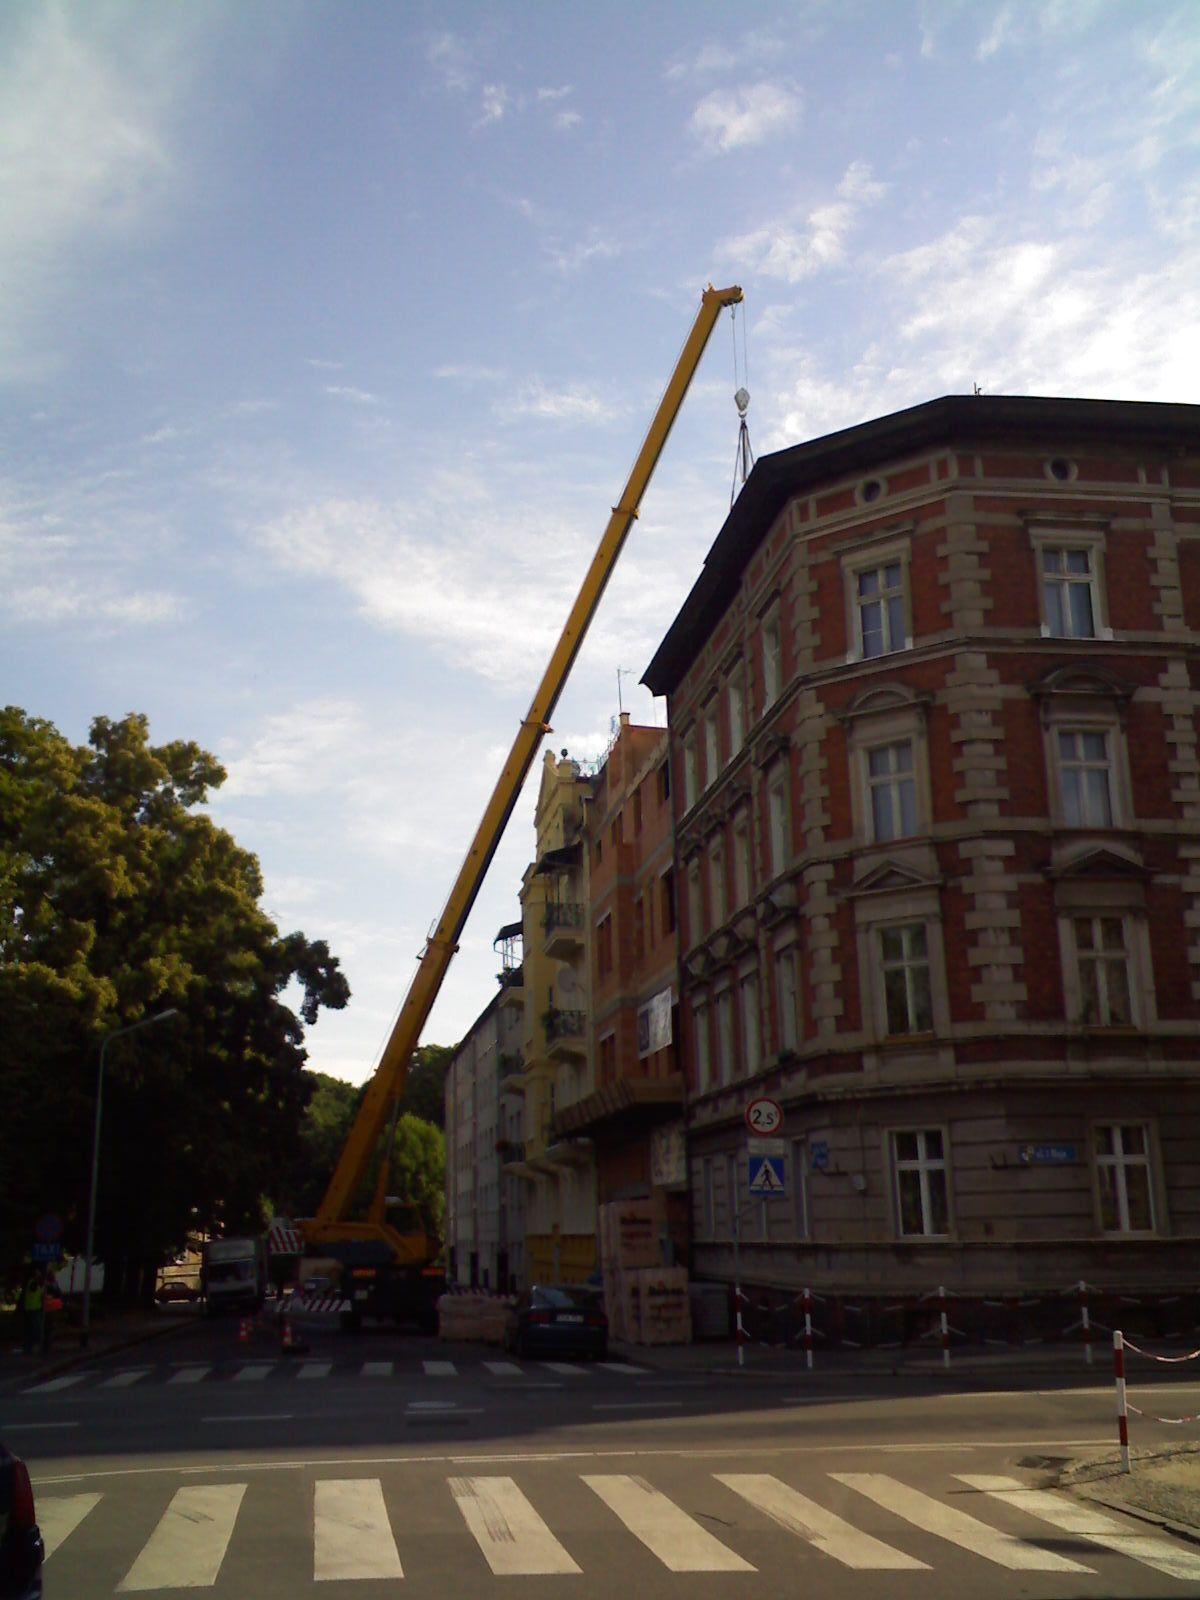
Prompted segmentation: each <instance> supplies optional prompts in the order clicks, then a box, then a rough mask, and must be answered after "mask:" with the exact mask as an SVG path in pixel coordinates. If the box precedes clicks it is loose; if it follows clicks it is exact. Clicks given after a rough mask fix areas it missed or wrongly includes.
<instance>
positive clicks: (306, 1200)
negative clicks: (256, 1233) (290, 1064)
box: [272, 1072, 365, 1217]
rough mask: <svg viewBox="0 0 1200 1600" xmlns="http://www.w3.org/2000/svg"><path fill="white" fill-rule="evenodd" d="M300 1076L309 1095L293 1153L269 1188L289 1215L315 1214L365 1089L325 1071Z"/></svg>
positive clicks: (277, 1203) (277, 1205) (308, 1215)
mask: <svg viewBox="0 0 1200 1600" xmlns="http://www.w3.org/2000/svg"><path fill="white" fill-rule="evenodd" d="M304 1076H305V1078H306V1079H307V1080H308V1082H309V1087H310V1095H309V1100H308V1105H307V1107H306V1109H305V1112H304V1120H303V1121H302V1123H301V1125H300V1138H299V1141H298V1145H297V1149H296V1154H295V1156H294V1158H293V1160H292V1162H291V1163H290V1165H289V1167H288V1168H287V1170H286V1172H285V1173H284V1175H283V1177H282V1180H281V1182H280V1183H279V1185H278V1186H277V1188H276V1189H274V1190H273V1191H272V1194H273V1197H274V1199H275V1202H276V1207H277V1209H278V1210H281V1211H284V1212H286V1213H287V1215H288V1216H292V1217H311V1216H313V1215H315V1213H316V1209H317V1207H318V1206H319V1205H320V1203H321V1200H322V1198H323V1196H324V1194H325V1190H326V1189H327V1188H328V1187H329V1180H330V1178H331V1177H332V1176H333V1169H334V1166H335V1165H336V1164H337V1158H338V1156H339V1155H340V1154H341V1151H342V1146H343V1145H344V1144H345V1143H346V1135H347V1134H348V1133H349V1132H350V1125H351V1123H352V1122H353V1121H354V1118H355V1115H356V1113H357V1111H358V1108H359V1106H360V1105H361V1104H362V1097H363V1093H364V1088H365V1086H364V1087H355V1085H354V1084H352V1083H347V1082H345V1080H344V1079H342V1078H332V1077H330V1076H329V1074H328V1073H327V1072H306V1073H305V1074H304Z"/></svg>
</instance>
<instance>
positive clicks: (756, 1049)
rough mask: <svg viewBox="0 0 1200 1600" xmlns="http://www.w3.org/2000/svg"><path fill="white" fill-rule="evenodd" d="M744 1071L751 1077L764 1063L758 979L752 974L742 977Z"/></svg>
mask: <svg viewBox="0 0 1200 1600" xmlns="http://www.w3.org/2000/svg"><path fill="white" fill-rule="evenodd" d="M740 998H741V1006H742V1072H743V1073H744V1075H745V1076H746V1077H750V1076H751V1075H752V1074H753V1073H755V1072H757V1071H758V1069H759V1068H760V1066H761V1065H762V1050H761V1034H760V1032H759V1022H758V979H757V978H756V977H755V976H754V975H753V974H751V975H750V976H749V977H747V978H743V979H742V983H741V995H740Z"/></svg>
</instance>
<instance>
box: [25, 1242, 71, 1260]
mask: <svg viewBox="0 0 1200 1600" xmlns="http://www.w3.org/2000/svg"><path fill="white" fill-rule="evenodd" d="M29 1253H30V1255H31V1256H32V1258H33V1260H34V1261H61V1260H62V1253H63V1247H62V1245H60V1244H50V1243H46V1244H35V1245H34V1247H33V1249H32V1250H31V1251H30V1252H29Z"/></svg>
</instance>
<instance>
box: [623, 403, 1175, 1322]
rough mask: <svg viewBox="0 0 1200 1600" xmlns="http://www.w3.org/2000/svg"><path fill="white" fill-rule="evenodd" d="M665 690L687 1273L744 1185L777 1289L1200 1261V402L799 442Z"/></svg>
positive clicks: (1074, 408) (908, 421)
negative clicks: (750, 1171) (752, 1155)
mask: <svg viewBox="0 0 1200 1600" xmlns="http://www.w3.org/2000/svg"><path fill="white" fill-rule="evenodd" d="M645 681H646V683H647V684H648V685H649V687H650V688H651V689H652V690H653V692H655V693H656V694H666V695H667V696H668V697H669V714H670V726H671V740H672V763H673V773H672V793H673V796H674V803H675V825H676V837H677V844H676V851H677V864H676V874H677V880H678V885H679V891H680V893H679V901H680V906H679V920H680V950H681V994H682V1002H683V1003H682V1018H681V1024H682V1032H683V1059H684V1066H685V1072H686V1076H687V1082H688V1113H687V1122H688V1148H689V1169H690V1180H691V1198H692V1228H693V1238H694V1244H693V1272H694V1274H695V1275H696V1276H700V1277H710V1278H715V1279H725V1280H728V1279H730V1278H731V1277H732V1248H731V1237H732V1231H733V1208H734V1206H735V1205H736V1206H738V1207H740V1209H741V1242H742V1272H743V1276H744V1278H745V1279H746V1280H747V1281H748V1282H750V1283H757V1284H759V1285H763V1286H767V1287H771V1288H778V1289H781V1290H792V1291H794V1290H795V1289H797V1288H799V1287H802V1286H804V1285H806V1284H808V1285H812V1286H813V1287H814V1288H816V1289H818V1290H822V1289H826V1290H829V1291H835V1292H843V1293H852V1294H855V1295H862V1296H864V1297H872V1296H875V1295H884V1296H892V1295H895V1294H897V1293H901V1294H917V1293H920V1292H922V1291H928V1290H930V1289H931V1288H933V1287H934V1286H936V1285H938V1284H945V1285H947V1286H948V1287H949V1288H950V1289H951V1290H952V1291H953V1292H956V1293H958V1294H976V1293H978V1294H985V1295H986V1294H991V1293H1001V1294H1003V1293H1013V1292H1016V1291H1019V1290H1020V1289H1022V1288H1032V1287H1043V1286H1052V1285H1059V1286H1061V1285H1064V1284H1068V1283H1070V1282H1072V1281H1074V1280H1077V1279H1080V1278H1084V1279H1087V1280H1088V1281H1089V1282H1090V1283H1093V1284H1097V1285H1099V1286H1101V1287H1108V1288H1119V1289H1121V1290H1125V1291H1138V1292H1141V1291H1146V1292H1151V1293H1153V1292H1164V1293H1166V1292H1170V1291H1171V1290H1172V1289H1173V1288H1178V1287H1180V1286H1181V1284H1182V1283H1183V1282H1184V1281H1186V1282H1187V1284H1188V1285H1189V1286H1190V1285H1191V1281H1192V1279H1193V1278H1194V1271H1195V1263H1196V1261H1197V1259H1200V1073H1198V1070H1197V1062H1198V1057H1200V759H1198V748H1197V707H1198V704H1200V695H1198V685H1200V407H1195V406H1182V405H1157V404H1132V403H1131V404H1126V403H1122V402H1108V401H1083V400H1052V399H1026V398H999V397H997V398H992V397H988V396H969V397H967V396H963V397H958V396H954V397H948V398H944V399H940V400H935V401H932V402H930V403H928V404H926V405H921V406H917V407H914V408H912V409H911V410H908V411H903V412H899V413H896V414H895V415H892V416H887V417H883V418H880V419H878V420H876V421H873V422H869V423H866V424H863V425H862V426H859V427H855V428H850V429H847V430H845V431H843V432H840V433H836V434H831V435H829V436H828V437H826V438H823V439H818V440H816V441H814V442H812V443H809V444H804V445H800V446H797V447H795V448H793V449H788V450H783V451H780V452H778V453H777V454H774V455H770V456H766V457H764V458H762V459H761V460H760V461H759V462H758V464H757V466H756V467H755V469H754V471H753V473H752V475H751V477H750V480H749V482H748V483H747V485H746V487H745V488H744V489H743V491H742V493H741V495H740V497H739V499H738V500H737V502H736V504H735V506H734V507H733V509H732V511H731V512H730V515H729V517H728V519H727V520H726V522H725V525H724V527H723V528H722V530H721V532H720V534H719V536H718V538H717V540H716V543H715V544H714V546H713V548H712V550H711V551H710V552H709V555H708V557H707V559H706V562H705V566H704V570H703V572H702V574H701V576H700V578H699V579H698V581H697V582H696V584H695V586H694V587H693V589H692V592H691V593H690V595H689V596H688V598H687V600H686V601H685V603H684V606H683V608H682V610H681V611H680V613H679V615H678V617H677V618H676V619H675V621H674V623H673V624H672V626H671V629H670V631H669V633H668V634H667V636H666V638H665V639H664V641H663V643H662V644H661V646H660V647H659V650H658V652H657V654H656V655H655V658H654V660H653V662H652V663H651V665H650V667H649V668H648V670H647V673H646V677H645ZM759 1094H766V1095H771V1096H774V1097H775V1098H777V1099H778V1100H779V1101H780V1102H781V1103H782V1105H783V1108H784V1113H785V1120H784V1129H783V1131H784V1134H785V1136H786V1141H787V1152H788V1162H787V1177H788V1190H787V1194H786V1196H784V1197H782V1198H778V1199H772V1200H770V1201H764V1202H758V1201H755V1202H749V1201H748V1199H747V1196H746V1176H745V1156H746V1138H745V1134H744V1131H743V1127H742V1113H743V1109H744V1107H745V1105H746V1103H747V1102H748V1101H749V1100H750V1099H751V1098H753V1097H754V1096H755V1095H759Z"/></svg>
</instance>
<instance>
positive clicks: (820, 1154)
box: [808, 1139, 829, 1172]
mask: <svg viewBox="0 0 1200 1600" xmlns="http://www.w3.org/2000/svg"><path fill="white" fill-rule="evenodd" d="M808 1155H809V1160H810V1161H811V1162H812V1169H813V1171H814V1172H824V1171H825V1169H826V1167H828V1165H829V1141H828V1140H827V1139H814V1140H813V1142H812V1143H811V1144H810V1145H809V1147H808Z"/></svg>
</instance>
